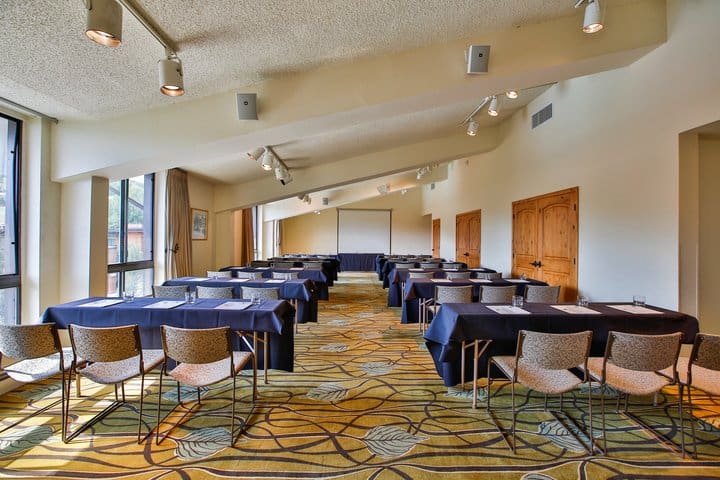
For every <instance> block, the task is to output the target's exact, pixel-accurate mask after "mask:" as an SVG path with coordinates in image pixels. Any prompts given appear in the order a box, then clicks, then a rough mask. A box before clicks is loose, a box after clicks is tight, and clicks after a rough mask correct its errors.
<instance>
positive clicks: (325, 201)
mask: <svg viewBox="0 0 720 480" xmlns="http://www.w3.org/2000/svg"><path fill="white" fill-rule="evenodd" d="M329 203H330V199H329V198H328V197H322V204H323V205H327V204H329Z"/></svg>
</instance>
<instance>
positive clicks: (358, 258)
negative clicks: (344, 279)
mask: <svg viewBox="0 0 720 480" xmlns="http://www.w3.org/2000/svg"><path fill="white" fill-rule="evenodd" d="M378 255H381V254H380V253H338V259H339V260H340V269H341V270H342V271H343V272H372V271H373V270H375V259H376V258H377V257H378Z"/></svg>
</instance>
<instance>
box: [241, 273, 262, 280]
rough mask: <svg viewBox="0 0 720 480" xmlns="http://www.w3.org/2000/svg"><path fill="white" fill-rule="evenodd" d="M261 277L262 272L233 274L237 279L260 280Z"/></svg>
mask: <svg viewBox="0 0 720 480" xmlns="http://www.w3.org/2000/svg"><path fill="white" fill-rule="evenodd" d="M262 275H263V274H262V272H235V276H236V277H237V278H249V279H250V280H257V279H258V278H262Z"/></svg>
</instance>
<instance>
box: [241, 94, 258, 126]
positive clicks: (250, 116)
mask: <svg viewBox="0 0 720 480" xmlns="http://www.w3.org/2000/svg"><path fill="white" fill-rule="evenodd" d="M256 101H257V94H255V93H238V94H237V111H238V118H239V119H240V120H257V119H258V117H257V104H256Z"/></svg>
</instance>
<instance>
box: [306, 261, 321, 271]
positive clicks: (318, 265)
mask: <svg viewBox="0 0 720 480" xmlns="http://www.w3.org/2000/svg"><path fill="white" fill-rule="evenodd" d="M322 264H323V262H303V268H307V269H308V270H322Z"/></svg>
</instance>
